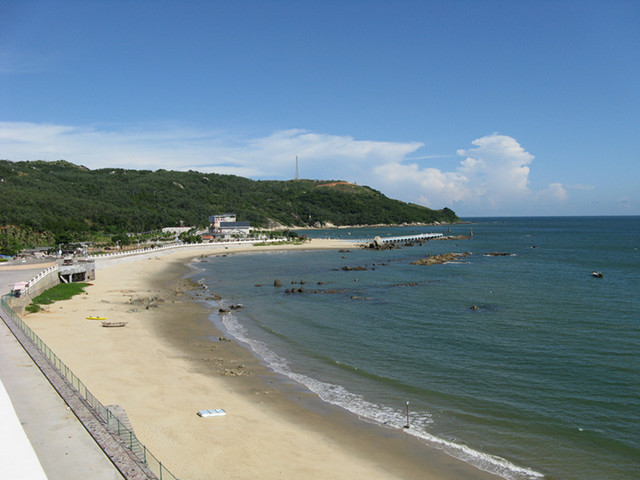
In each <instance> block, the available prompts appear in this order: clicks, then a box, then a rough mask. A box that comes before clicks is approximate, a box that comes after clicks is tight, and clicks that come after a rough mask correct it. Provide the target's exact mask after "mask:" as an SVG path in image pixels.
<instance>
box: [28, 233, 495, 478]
mask: <svg viewBox="0 0 640 480" xmlns="http://www.w3.org/2000/svg"><path fill="white" fill-rule="evenodd" d="M350 247H352V246H350V245H348V244H346V243H345V242H335V241H334V242H332V241H322V240H314V241H312V242H311V244H306V245H304V246H300V247H295V246H277V247H276V246H269V247H251V246H249V247H239V246H236V247H232V248H229V249H222V248H219V249H216V248H214V247H201V248H194V249H188V250H180V251H177V252H173V253H166V252H165V253H163V254H162V255H156V256H149V255H141V256H137V257H130V258H127V259H123V260H112V261H108V262H105V261H100V262H97V267H98V270H97V273H96V280H95V282H94V285H92V286H90V287H88V288H87V289H86V294H84V295H79V296H76V297H74V298H72V299H71V300H67V301H64V302H57V303H54V304H53V305H51V306H49V308H47V309H46V310H45V311H43V312H40V313H37V314H30V315H25V317H24V318H25V320H26V322H27V323H28V324H29V325H30V326H31V328H33V329H34V331H35V332H36V333H37V334H38V335H39V336H40V337H41V338H42V339H43V340H44V341H45V342H46V343H47V344H48V345H49V347H50V348H52V350H53V351H54V352H56V354H57V355H58V356H59V357H60V358H61V359H62V360H63V361H64V362H65V363H66V364H67V365H68V366H69V367H70V368H71V369H72V370H73V371H74V372H75V374H76V375H77V376H78V377H79V378H80V379H81V380H82V381H83V382H84V383H85V384H86V386H87V387H88V389H89V390H90V391H91V392H92V393H93V394H94V395H95V396H96V397H97V398H98V399H99V400H100V401H101V402H102V403H103V404H104V405H111V404H118V405H120V406H122V407H123V408H124V409H125V411H126V413H127V415H128V417H129V419H130V420H131V424H132V426H133V428H134V430H135V433H136V435H137V436H138V437H139V439H140V440H141V441H142V442H143V443H144V444H145V445H146V446H147V448H149V450H150V451H151V452H152V453H153V454H154V455H155V456H156V457H158V459H160V460H161V461H162V463H163V464H165V465H166V466H167V468H169V470H171V471H172V473H174V475H176V476H177V477H179V478H181V479H184V480H187V479H193V480H197V479H210V478H230V479H254V478H261V479H276V478H277V479H285V478H305V479H307V478H309V479H328V478H356V477H361V478H367V479H383V478H384V479H388V478H405V479H424V478H429V479H440V480H447V479H472V478H473V479H485V478H486V479H489V478H496V477H494V476H492V475H489V474H486V473H484V472H481V471H479V470H476V469H475V468H473V467H471V466H469V465H467V464H465V463H463V462H461V461H458V460H455V459H453V458H451V457H449V456H447V455H446V454H444V453H442V452H440V451H438V450H435V449H433V448H429V447H426V446H424V445H423V444H422V443H421V442H420V441H418V440H416V439H414V438H413V437H410V436H408V435H406V434H405V433H404V432H403V431H401V430H397V429H385V428H384V427H382V426H379V425H371V424H368V423H366V422H363V421H361V420H359V419H358V418H356V417H355V416H354V415H352V414H349V413H347V412H345V411H344V410H342V409H340V408H337V407H334V406H331V405H328V404H325V403H323V402H321V401H320V400H319V399H317V398H316V397H315V396H314V395H312V394H311V393H310V392H307V391H306V390H305V389H304V388H302V387H296V386H293V385H284V384H283V382H282V380H281V379H279V378H278V377H276V376H275V374H274V373H272V372H271V371H269V370H268V369H267V368H266V367H264V366H263V365H262V364H261V363H260V362H259V361H258V360H257V359H256V358H255V357H253V355H252V354H251V353H250V352H249V351H248V350H247V349H245V348H244V347H242V346H241V345H238V344H236V342H234V341H226V340H222V341H221V340H220V337H221V335H222V334H221V333H220V332H219V331H218V330H217V329H216V328H215V326H214V324H213V323H212V322H211V321H210V320H209V315H210V314H211V311H210V309H209V308H206V307H205V306H204V304H203V303H199V302H196V301H194V300H193V296H194V295H193V293H190V292H191V291H193V288H194V287H195V285H194V284H193V283H192V282H190V281H189V280H188V279H187V278H186V277H187V276H188V274H189V273H190V272H192V271H193V270H192V269H191V268H190V267H188V266H186V265H185V264H186V263H188V262H189V261H190V260H192V259H196V261H197V257H199V256H201V255H214V254H220V253H225V254H230V253H233V252H239V251H255V252H259V251H260V250H267V251H275V250H279V249H290V248H303V249H304V248H313V249H315V248H350ZM214 293H215V292H205V291H204V290H198V289H196V290H195V295H196V298H197V295H198V294H199V295H200V296H201V297H206V296H208V295H211V294H214ZM90 315H100V316H106V317H107V320H108V321H124V322H127V325H126V326H125V327H123V328H103V327H102V326H101V322H100V321H95V320H87V319H86V316H90ZM213 408H223V409H224V410H225V411H226V412H227V415H226V416H223V417H212V418H200V417H198V416H197V415H196V412H197V411H198V410H202V409H213Z"/></svg>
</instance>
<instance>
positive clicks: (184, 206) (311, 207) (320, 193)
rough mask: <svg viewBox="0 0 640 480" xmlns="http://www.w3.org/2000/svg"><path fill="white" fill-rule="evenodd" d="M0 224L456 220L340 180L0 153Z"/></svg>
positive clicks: (44, 227) (77, 234)
mask: <svg viewBox="0 0 640 480" xmlns="http://www.w3.org/2000/svg"><path fill="white" fill-rule="evenodd" d="M0 205H1V208H0V225H3V226H7V225H17V226H20V227H27V228H29V229H32V230H33V231H36V232H51V233H53V235H54V236H55V237H56V238H59V237H65V238H67V237H70V236H71V237H74V239H79V238H83V237H86V236H87V235H89V234H92V233H96V232H102V233H108V234H109V233H119V232H143V231H150V230H155V229H158V228H161V227H166V226H175V225H180V224H181V223H182V224H184V225H193V226H205V225H207V222H208V218H209V215H212V214H215V213H226V212H232V213H236V214H237V218H238V220H242V221H250V222H251V223H252V225H254V226H262V227H268V226H273V225H274V224H280V225H284V226H291V227H293V226H310V225H311V226H312V225H314V224H315V223H316V222H320V223H325V222H330V223H333V224H335V225H355V224H358V225H365V224H379V223H388V224H390V223H404V222H407V223H411V222H418V223H431V222H435V221H440V222H455V221H457V220H458V218H457V216H456V215H455V213H454V212H453V211H452V210H450V209H448V208H443V209H442V210H431V209H428V208H425V207H422V206H419V205H414V204H408V203H404V202H400V201H397V200H392V199H389V198H387V197H385V196H384V195H382V194H381V193H380V192H378V191H375V190H373V189H371V188H368V187H362V186H358V185H353V184H347V183H346V182H333V181H315V180H291V181H254V180H249V179H247V178H243V177H237V176H233V175H218V174H214V173H206V174H205V173H200V172H194V171H189V172H177V171H167V170H157V171H148V170H124V169H118V168H106V169H98V170H90V169H88V168H86V167H83V166H78V165H74V164H72V163H69V162H66V161H62V160H60V161H56V162H44V161H33V162H11V161H7V160H0Z"/></svg>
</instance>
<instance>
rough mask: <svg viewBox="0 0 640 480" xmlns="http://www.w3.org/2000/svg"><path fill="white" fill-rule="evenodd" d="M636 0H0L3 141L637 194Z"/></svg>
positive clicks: (48, 151)
mask: <svg viewBox="0 0 640 480" xmlns="http://www.w3.org/2000/svg"><path fill="white" fill-rule="evenodd" d="M639 28H640V2H639V1H636V0H632V1H624V0H620V1H617V0H610V1H589V0H581V1H562V0H557V1H546V0H537V1H535V0H531V1H518V0H510V1H498V0H484V1H483V0H474V1H470V0H467V1H465V0H449V1H445V0H442V1H411V0H406V1H403V0H397V1H358V0H353V1H337V0H336V1H334V0H325V1H308V2H307V1H302V0H298V1H276V0H271V1H269V0H261V1H244V0H234V1H224V2H222V1H181V2H178V1H161V0H160V1H137V2H129V1H127V2H123V1H109V2H106V1H104V2H103V1H100V2H97V1H87V0H85V1H82V2H75V1H64V2H51V1H29V0H21V1H12V0H2V1H0V158H4V159H9V160H13V161H19V160H37V159H42V160H57V159H65V160H68V161H71V162H73V163H77V164H81V165H85V166H87V167H89V168H92V169H93V168H102V167H123V168H136V169H150V170H155V169H158V168H164V169H171V170H198V171H203V172H217V173H232V174H237V175H242V176H246V177H250V178H253V179H283V180H284V179H291V178H293V177H294V176H295V158H296V156H298V157H299V165H300V176H301V177H303V178H315V179H326V180H332V179H340V180H348V181H351V182H355V183H358V184H361V185H369V186H371V187H373V188H376V189H377V190H380V191H382V192H383V193H385V194H386V195H388V196H390V197H392V198H397V199H400V200H404V201H409V202H415V203H419V204H422V205H426V206H428V207H431V208H442V207H444V206H448V207H450V208H452V209H454V210H455V211H456V213H458V214H459V215H460V216H483V215H629V214H631V215H638V214H640V166H639V165H640V161H639V160H640V158H639V152H640V35H639V34H638V30H639Z"/></svg>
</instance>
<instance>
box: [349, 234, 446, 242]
mask: <svg viewBox="0 0 640 480" xmlns="http://www.w3.org/2000/svg"><path fill="white" fill-rule="evenodd" d="M442 236H443V234H442V233H420V234H418V235H402V236H399V237H376V238H363V239H360V240H354V241H355V242H358V243H365V244H367V245H368V244H370V243H373V242H376V241H380V242H382V243H408V242H421V241H423V240H430V239H432V238H439V237H442Z"/></svg>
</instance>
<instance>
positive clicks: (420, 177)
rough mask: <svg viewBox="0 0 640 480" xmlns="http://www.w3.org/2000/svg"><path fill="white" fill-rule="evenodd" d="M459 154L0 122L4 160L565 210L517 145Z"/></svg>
mask: <svg viewBox="0 0 640 480" xmlns="http://www.w3.org/2000/svg"><path fill="white" fill-rule="evenodd" d="M471 145H472V146H471V148H468V149H460V150H458V151H457V152H456V153H457V154H458V156H460V157H463V158H462V160H460V162H459V163H458V165H457V166H456V167H455V168H453V169H452V171H444V170H441V169H438V168H433V167H432V166H430V165H429V162H430V161H431V159H432V158H433V156H432V155H415V153H416V151H418V150H420V149H421V148H423V147H424V145H423V144H422V143H419V142H404V143H403V142H382V141H371V140H357V139H354V138H353V137H350V136H344V135H342V136H341V135H330V134H322V133H314V132H309V131H307V130H300V129H291V130H282V131H277V132H273V133H271V134H269V135H265V136H254V137H247V136H243V135H237V134H233V133H230V132H223V131H205V130H198V129H192V128H183V127H175V126H161V127H158V126H146V127H144V126H140V125H133V126H122V125H116V126H86V127H76V126H65V125H47V124H35V123H25V122H0V158H6V159H9V160H14V161H17V160H59V159H64V160H68V161H70V162H73V163H76V164H79V165H85V166H87V167H89V168H106V167H121V168H134V169H150V170H155V169H159V168H163V169H167V170H197V171H202V172H215V173H225V174H234V175H241V176H245V177H250V178H254V179H290V178H293V177H294V175H295V158H296V156H298V157H299V158H300V176H301V177H303V178H314V179H322V180H347V181H350V182H355V183H359V184H362V185H369V186H371V187H373V188H376V189H378V190H381V191H382V192H383V193H385V194H386V195H388V196H390V197H392V198H397V199H400V200H404V201H408V202H414V203H418V204H422V205H425V206H428V207H432V208H442V207H444V206H449V207H451V208H453V209H454V210H456V211H457V212H463V213H464V212H469V213H467V214H473V215H476V214H480V215H482V214H496V215H508V214H514V215H517V214H526V213H530V212H531V211H532V206H535V205H541V206H542V205H544V206H552V205H554V204H557V203H560V202H564V201H565V200H566V199H567V192H566V190H565V188H564V187H563V186H562V185H561V184H560V183H552V184H551V185H549V187H548V188H546V189H543V190H539V191H534V190H532V189H531V188H530V185H529V183H530V182H529V174H530V168H531V167H530V165H531V164H532V162H533V160H534V156H533V155H532V154H530V153H529V152H527V151H526V150H525V149H524V148H523V147H522V146H521V145H520V144H519V143H518V142H517V141H516V140H515V139H514V138H513V137H510V136H506V135H499V134H492V135H487V136H484V137H481V138H478V139H476V140H474V141H473V142H471Z"/></svg>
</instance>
